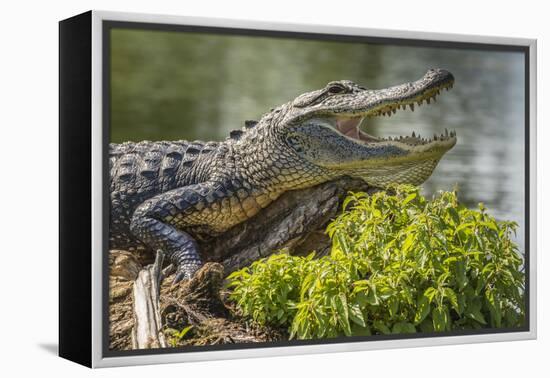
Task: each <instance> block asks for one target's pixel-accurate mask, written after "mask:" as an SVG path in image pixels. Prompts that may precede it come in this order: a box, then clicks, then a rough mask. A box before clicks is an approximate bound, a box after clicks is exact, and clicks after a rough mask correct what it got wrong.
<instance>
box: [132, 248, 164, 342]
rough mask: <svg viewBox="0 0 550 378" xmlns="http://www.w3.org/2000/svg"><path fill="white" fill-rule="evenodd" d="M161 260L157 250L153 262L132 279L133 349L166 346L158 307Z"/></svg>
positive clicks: (159, 252) (161, 256) (161, 255)
mask: <svg viewBox="0 0 550 378" xmlns="http://www.w3.org/2000/svg"><path fill="white" fill-rule="evenodd" d="M163 260H164V258H163V254H162V252H161V251H158V252H157V255H156V258H155V263H154V264H153V265H148V266H147V267H145V268H144V269H142V270H141V271H140V272H139V274H138V277H137V278H136V280H135V281H134V286H133V295H134V328H133V330H132V347H133V349H144V348H146V349H149V348H166V347H167V344H166V339H165V337H164V334H163V333H162V331H161V328H162V324H161V317H160V309H159V307H160V296H159V295H160V284H161V281H162V262H163Z"/></svg>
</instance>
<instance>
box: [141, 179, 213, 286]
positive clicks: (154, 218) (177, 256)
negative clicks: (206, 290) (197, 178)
mask: <svg viewBox="0 0 550 378" xmlns="http://www.w3.org/2000/svg"><path fill="white" fill-rule="evenodd" d="M209 192H211V188H209V187H207V185H206V184H196V185H190V186H186V187H183V188H178V189H174V190H171V191H169V192H166V193H163V194H160V195H158V196H155V197H153V198H150V199H148V200H147V201H145V202H144V203H143V204H141V205H140V206H139V207H138V208H137V209H136V211H135V212H134V214H133V216H132V220H131V223H130V230H131V231H132V233H133V234H134V235H135V236H136V237H137V238H138V239H139V240H141V241H142V242H143V243H145V244H146V245H147V246H148V247H150V248H151V249H152V250H154V251H156V250H159V249H160V250H161V251H163V252H164V253H165V254H166V256H167V257H168V259H169V260H170V261H171V262H172V263H173V264H174V265H176V267H177V270H176V276H175V278H174V281H173V283H177V282H179V281H181V280H183V279H190V278H191V277H192V276H193V274H194V273H195V272H196V271H197V270H198V269H199V268H200V266H201V265H202V260H201V257H200V255H199V249H198V245H197V243H196V241H195V239H193V237H192V236H191V235H189V234H188V233H187V232H185V231H182V230H181V227H184V225H185V223H186V222H185V218H186V217H187V216H189V215H190V214H191V213H193V212H194V211H196V206H197V205H198V204H200V203H201V202H206V201H207V200H206V198H205V196H206V195H207V194H208V193H209Z"/></svg>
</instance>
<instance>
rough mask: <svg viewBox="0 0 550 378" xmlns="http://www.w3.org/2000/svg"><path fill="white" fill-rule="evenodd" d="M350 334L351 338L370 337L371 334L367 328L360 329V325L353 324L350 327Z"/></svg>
mask: <svg viewBox="0 0 550 378" xmlns="http://www.w3.org/2000/svg"><path fill="white" fill-rule="evenodd" d="M351 334H352V335H353V336H370V335H371V334H372V333H371V331H370V329H369V327H361V326H360V325H358V324H356V323H354V324H352V325H351Z"/></svg>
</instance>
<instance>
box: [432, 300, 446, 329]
mask: <svg viewBox="0 0 550 378" xmlns="http://www.w3.org/2000/svg"><path fill="white" fill-rule="evenodd" d="M432 321H433V326H434V330H435V331H437V332H441V331H445V330H446V329H447V328H448V326H449V321H450V319H449V316H448V312H447V310H446V309H445V308H444V307H442V306H437V307H436V308H434V309H433V310H432Z"/></svg>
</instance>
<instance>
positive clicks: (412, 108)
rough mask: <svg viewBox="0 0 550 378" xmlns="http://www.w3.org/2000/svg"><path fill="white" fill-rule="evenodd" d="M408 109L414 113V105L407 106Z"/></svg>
mask: <svg viewBox="0 0 550 378" xmlns="http://www.w3.org/2000/svg"><path fill="white" fill-rule="evenodd" d="M409 108H410V109H411V111H413V112H414V104H409Z"/></svg>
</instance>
